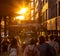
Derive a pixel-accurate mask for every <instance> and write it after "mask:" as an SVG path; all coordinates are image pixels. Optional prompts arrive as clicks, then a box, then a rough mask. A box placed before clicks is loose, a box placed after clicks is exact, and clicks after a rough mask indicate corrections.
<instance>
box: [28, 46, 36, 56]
mask: <svg viewBox="0 0 60 56" xmlns="http://www.w3.org/2000/svg"><path fill="white" fill-rule="evenodd" d="M34 49H35V47H34V48H33V49H32V50H31V49H28V52H27V56H35V54H36V52H35V51H34Z"/></svg>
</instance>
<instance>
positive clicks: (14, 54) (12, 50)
mask: <svg viewBox="0 0 60 56" xmlns="http://www.w3.org/2000/svg"><path fill="white" fill-rule="evenodd" d="M9 56H17V49H16V48H10V50H9Z"/></svg>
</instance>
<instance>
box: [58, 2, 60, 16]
mask: <svg viewBox="0 0 60 56" xmlns="http://www.w3.org/2000/svg"><path fill="white" fill-rule="evenodd" d="M58 10H59V16H60V2H59V9H58Z"/></svg>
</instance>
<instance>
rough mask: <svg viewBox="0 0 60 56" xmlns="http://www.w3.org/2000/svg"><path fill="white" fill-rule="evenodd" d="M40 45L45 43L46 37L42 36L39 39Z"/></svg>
mask: <svg viewBox="0 0 60 56" xmlns="http://www.w3.org/2000/svg"><path fill="white" fill-rule="evenodd" d="M39 43H40V44H43V43H45V37H44V36H40V37H39Z"/></svg>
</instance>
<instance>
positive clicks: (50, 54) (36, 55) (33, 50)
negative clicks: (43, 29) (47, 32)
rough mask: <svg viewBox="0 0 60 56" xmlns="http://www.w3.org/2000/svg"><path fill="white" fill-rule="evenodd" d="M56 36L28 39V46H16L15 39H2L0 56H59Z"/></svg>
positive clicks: (59, 49) (59, 47)
mask: <svg viewBox="0 0 60 56" xmlns="http://www.w3.org/2000/svg"><path fill="white" fill-rule="evenodd" d="M56 38H57V37H56V36H54V35H51V36H48V39H47V40H46V37H44V36H39V37H37V38H36V39H34V37H31V38H30V42H29V44H24V45H23V44H21V45H19V44H18V41H17V39H15V38H13V39H11V40H10V41H7V39H4V40H3V41H1V43H0V56H59V54H60V42H59V41H60V40H59V38H58V39H57V40H56Z"/></svg>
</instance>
